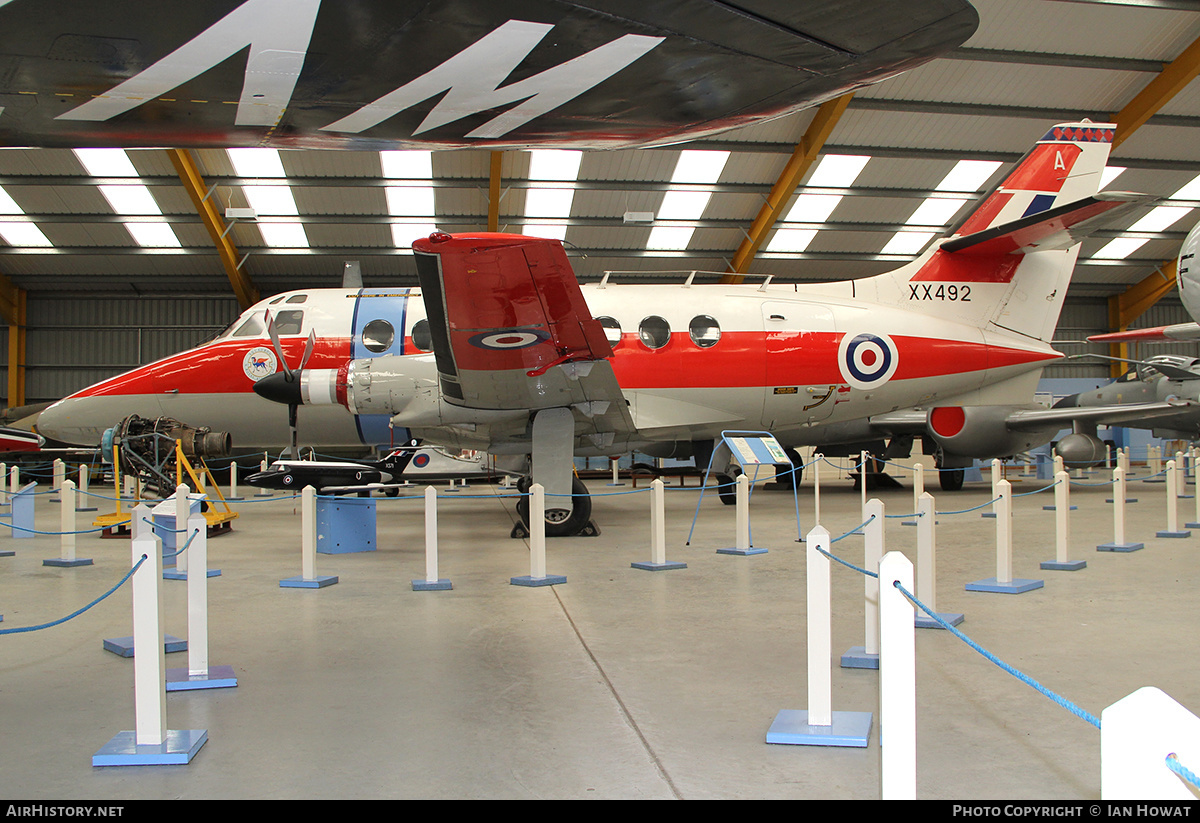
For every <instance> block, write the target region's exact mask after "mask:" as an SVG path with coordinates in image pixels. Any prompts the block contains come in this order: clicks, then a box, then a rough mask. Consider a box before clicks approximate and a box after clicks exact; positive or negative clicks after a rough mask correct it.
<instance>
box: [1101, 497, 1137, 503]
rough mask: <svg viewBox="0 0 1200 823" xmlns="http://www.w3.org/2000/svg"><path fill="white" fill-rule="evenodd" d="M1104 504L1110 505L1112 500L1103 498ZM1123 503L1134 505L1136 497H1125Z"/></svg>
mask: <svg viewBox="0 0 1200 823" xmlns="http://www.w3.org/2000/svg"><path fill="white" fill-rule="evenodd" d="M1104 502H1105V503H1111V502H1113V499H1112V498H1111V497H1108V498H1105V500H1104ZM1125 502H1126V503H1136V502H1138V501H1137V498H1136V497H1126V498H1125Z"/></svg>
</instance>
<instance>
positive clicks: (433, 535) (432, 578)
mask: <svg viewBox="0 0 1200 823" xmlns="http://www.w3.org/2000/svg"><path fill="white" fill-rule="evenodd" d="M437 535H438V514H437V489H435V488H434V487H433V486H426V487H425V579H424V580H414V581H413V582H412V587H413V591H415V592H432V591H446V590H448V589H452V588H454V586H453V585H451V583H450V581H449V580H448V579H446V578H441V577H438V537H437Z"/></svg>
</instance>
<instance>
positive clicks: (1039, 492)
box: [1013, 480, 1060, 497]
mask: <svg viewBox="0 0 1200 823" xmlns="http://www.w3.org/2000/svg"><path fill="white" fill-rule="evenodd" d="M1059 482H1060V481H1058V480H1055V481H1054V482H1053V483H1051V484H1050V485H1049V486H1042V487H1041V488H1040V489H1034V490H1033V491H1031V492H1021V493H1020V494H1014V495H1013V497H1028V496H1029V495H1031V494H1041V493H1042V492H1044V491H1046V490H1048V489H1053V488H1054V487H1055V486H1057V485H1058V484H1059Z"/></svg>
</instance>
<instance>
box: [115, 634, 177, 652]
mask: <svg viewBox="0 0 1200 823" xmlns="http://www.w3.org/2000/svg"><path fill="white" fill-rule="evenodd" d="M163 649H164V650H165V651H166V653H167V654H174V653H175V652H185V651H187V641H186V640H180V639H179V638H178V637H175V636H174V635H170V634H168V635H165V636H164V637H163ZM104 650H105V651H106V652H112V653H113V654H115V655H118V656H120V657H133V638H132V637H114V638H111V639H109V640H105V641H104Z"/></svg>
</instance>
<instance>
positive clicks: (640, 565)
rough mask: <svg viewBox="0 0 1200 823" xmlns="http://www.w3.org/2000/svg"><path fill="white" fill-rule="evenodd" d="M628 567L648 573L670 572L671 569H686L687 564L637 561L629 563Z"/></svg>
mask: <svg viewBox="0 0 1200 823" xmlns="http://www.w3.org/2000/svg"><path fill="white" fill-rule="evenodd" d="M629 566H630V568H634V569H641V570H643V571H648V572H665V571H670V570H671V569H686V568H687V563H675V562H673V561H667V562H666V563H650V562H648V561H639V562H637V563H630V564H629Z"/></svg>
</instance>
